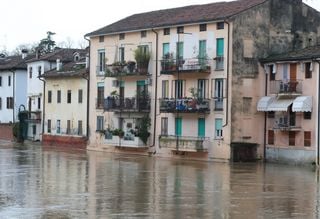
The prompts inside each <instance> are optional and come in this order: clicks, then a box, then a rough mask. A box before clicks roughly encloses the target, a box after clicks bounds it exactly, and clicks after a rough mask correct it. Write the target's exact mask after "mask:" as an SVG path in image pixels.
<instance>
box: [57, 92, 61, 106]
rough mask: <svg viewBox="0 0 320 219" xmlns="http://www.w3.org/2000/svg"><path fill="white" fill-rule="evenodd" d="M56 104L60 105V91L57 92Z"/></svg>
mask: <svg viewBox="0 0 320 219" xmlns="http://www.w3.org/2000/svg"><path fill="white" fill-rule="evenodd" d="M57 103H61V90H57Z"/></svg>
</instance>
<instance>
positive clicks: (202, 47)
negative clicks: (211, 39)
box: [199, 40, 207, 58]
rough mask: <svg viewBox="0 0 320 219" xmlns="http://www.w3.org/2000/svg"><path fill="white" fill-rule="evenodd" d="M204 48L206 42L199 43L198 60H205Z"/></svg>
mask: <svg viewBox="0 0 320 219" xmlns="http://www.w3.org/2000/svg"><path fill="white" fill-rule="evenodd" d="M206 47H207V42H206V41H205V40H200V41H199V58H205V57H206V53H207V52H206Z"/></svg>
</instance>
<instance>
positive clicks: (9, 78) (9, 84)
mask: <svg viewBox="0 0 320 219" xmlns="http://www.w3.org/2000/svg"><path fill="white" fill-rule="evenodd" d="M8 86H9V87H10V86H11V75H9V76H8Z"/></svg>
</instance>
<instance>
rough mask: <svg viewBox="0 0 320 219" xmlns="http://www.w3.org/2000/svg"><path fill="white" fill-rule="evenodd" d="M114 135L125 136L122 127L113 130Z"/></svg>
mask: <svg viewBox="0 0 320 219" xmlns="http://www.w3.org/2000/svg"><path fill="white" fill-rule="evenodd" d="M112 135H115V136H119V138H123V136H124V131H123V130H122V129H114V130H113V131H112Z"/></svg>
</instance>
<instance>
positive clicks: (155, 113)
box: [149, 29, 159, 152]
mask: <svg viewBox="0 0 320 219" xmlns="http://www.w3.org/2000/svg"><path fill="white" fill-rule="evenodd" d="M152 32H154V33H155V34H156V77H155V82H154V84H155V92H154V115H153V142H152V145H150V146H149V147H154V146H155V144H156V129H157V102H158V49H159V48H158V47H159V45H158V44H159V33H158V32H157V31H155V30H154V29H152ZM155 152H156V151H155Z"/></svg>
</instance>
